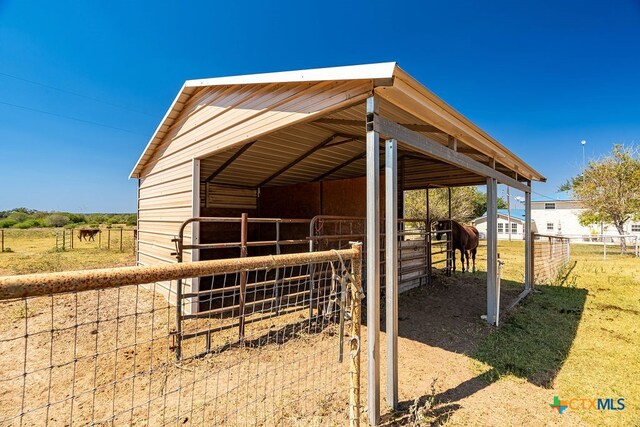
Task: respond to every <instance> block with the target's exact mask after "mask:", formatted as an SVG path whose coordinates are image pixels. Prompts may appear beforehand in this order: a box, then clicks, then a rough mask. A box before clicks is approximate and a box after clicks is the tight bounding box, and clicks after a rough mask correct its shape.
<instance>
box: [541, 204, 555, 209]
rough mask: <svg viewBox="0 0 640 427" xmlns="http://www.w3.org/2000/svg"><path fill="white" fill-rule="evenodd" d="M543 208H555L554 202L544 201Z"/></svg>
mask: <svg viewBox="0 0 640 427" xmlns="http://www.w3.org/2000/svg"><path fill="white" fill-rule="evenodd" d="M544 208H545V209H555V208H556V204H555V203H545V204H544Z"/></svg>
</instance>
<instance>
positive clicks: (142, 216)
mask: <svg viewBox="0 0 640 427" xmlns="http://www.w3.org/2000/svg"><path fill="white" fill-rule="evenodd" d="M372 85H373V83H372V82H371V81H370V80H360V81H338V82H333V81H325V82H314V83H295V84H292V83H285V84H282V83H278V84H261V85H245V86H233V87H228V86H219V87H205V88H201V89H198V90H196V91H195V92H194V93H193V95H192V96H191V98H190V99H188V100H186V101H185V105H184V108H183V109H182V112H181V113H180V115H179V116H178V117H177V118H176V119H175V120H174V121H173V123H172V125H171V126H170V127H169V128H168V129H166V130H164V131H165V133H164V136H163V139H162V142H161V144H160V145H159V146H158V147H157V148H156V149H155V150H154V152H153V153H152V154H151V156H150V157H149V160H148V162H147V163H146V165H145V167H144V169H143V171H142V173H141V179H140V194H139V211H138V216H139V230H138V233H139V247H138V251H139V253H138V262H139V263H140V264H142V265H157V264H161V263H167V262H175V258H174V257H173V256H172V255H171V252H173V251H174V246H173V243H172V242H171V239H172V238H173V237H174V236H176V235H177V234H178V230H179V227H180V224H181V223H182V222H183V221H185V220H186V219H188V218H190V217H192V216H193V213H194V208H193V205H194V203H193V199H194V192H193V184H194V180H193V159H194V158H203V157H206V156H210V155H211V154H214V153H216V152H218V151H222V150H225V149H228V148H229V147H231V146H233V145H236V144H242V143H244V142H248V141H251V140H255V139H257V138H259V137H262V136H264V135H267V134H270V133H272V132H274V131H276V130H279V129H282V128H284V127H287V126H289V125H291V124H294V123H297V122H302V121H305V120H310V119H312V118H314V117H317V116H319V115H324V114H328V113H330V112H332V111H334V110H336V109H339V108H344V107H345V106H348V105H350V104H353V103H356V102H360V101H362V100H364V99H365V98H366V97H367V96H368V95H370V94H371V91H372ZM197 185H198V186H197V187H196V188H200V184H199V183H198V184H197ZM201 191H202V190H201ZM197 193H198V196H200V191H198V192H197ZM198 198H199V197H196V199H198ZM209 202H213V203H214V204H215V198H214V199H213V200H211V199H210V200H209ZM196 212H197V210H196ZM186 235H187V239H186V240H190V239H191V237H190V236H191V230H190V227H189V228H188V229H187V232H186ZM190 259H191V257H190V254H188V253H187V254H185V261H190ZM165 285H166V287H167V290H169V291H171V290H173V288H172V286H171V285H170V284H165Z"/></svg>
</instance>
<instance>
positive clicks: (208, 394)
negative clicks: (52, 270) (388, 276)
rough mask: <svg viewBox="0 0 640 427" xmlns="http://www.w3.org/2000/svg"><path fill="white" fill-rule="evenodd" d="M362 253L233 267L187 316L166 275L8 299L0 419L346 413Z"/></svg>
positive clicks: (252, 420)
mask: <svg viewBox="0 0 640 427" xmlns="http://www.w3.org/2000/svg"><path fill="white" fill-rule="evenodd" d="M343 252H346V251H343ZM349 253H350V254H352V255H353V256H355V254H357V253H359V252H357V251H353V252H349ZM315 255H316V254H312V255H310V256H312V257H313V256H315ZM317 255H319V256H320V255H324V256H325V258H326V256H327V253H326V252H325V253H324V254H323V253H318V254H317ZM280 257H286V256H280ZM273 259H274V260H279V259H280V258H279V257H273ZM318 259H320V258H318ZM245 260H246V259H245ZM232 261H233V260H232ZM235 261H238V260H235ZM230 265H233V264H230ZM359 265H360V264H359V261H358V262H354V261H353V259H352V256H345V255H344V253H342V256H340V255H338V254H337V253H335V256H334V257H333V258H332V260H330V261H317V262H312V263H305V264H299V265H282V266H277V267H276V268H273V266H271V267H268V268H267V267H265V268H258V269H253V270H250V271H240V270H238V269H236V270H235V271H234V270H233V269H232V268H230V269H229V271H227V272H225V273H219V274H216V275H214V276H208V278H202V279H201V286H200V289H199V290H198V291H197V292H196V291H194V292H190V291H186V292H184V293H183V299H182V301H181V302H180V303H181V304H182V308H183V310H182V312H183V315H182V316H181V317H179V314H178V313H180V310H176V306H174V305H171V304H169V303H168V302H167V300H166V299H165V297H164V296H162V295H161V293H160V291H161V289H160V285H157V284H152V285H127V286H116V285H114V287H111V288H108V289H101V290H86V291H81V292H72V293H59V294H58V293H51V294H49V295H46V296H37V297H36V296H27V297H24V298H13V299H5V300H2V301H0V316H1V317H0V319H1V320H0V322H1V324H0V425H11V426H13V425H16V426H18V425H20V426H36V425H37V426H40V425H52V426H58V425H60V426H62V425H107V424H109V425H153V426H155V425H167V424H173V425H177V424H180V425H231V426H235V425H299V424H300V422H302V421H301V420H304V424H305V425H314V424H315V425H326V424H337V425H343V424H346V423H347V422H348V421H347V420H348V419H349V411H350V407H349V387H350V386H349V365H350V363H349V351H350V349H351V348H352V346H351V342H350V336H351V335H350V331H351V328H352V326H353V319H352V311H353V310H354V307H355V305H358V306H359V304H360V300H359V299H357V298H351V296H350V295H351V293H350V292H351V290H352V287H351V284H352V283H353V277H355V276H354V275H353V274H350V272H351V269H352V268H356V269H357V268H358V266H359ZM243 274H244V275H246V294H245V295H244V312H243V313H241V312H240V303H239V301H240V298H241V294H240V286H239V283H240V280H241V276H242V275H243ZM356 274H357V275H358V276H359V273H358V272H356ZM207 282H208V285H207ZM194 307H197V310H193V308H194ZM190 310H191V311H190ZM241 315H242V318H241ZM358 317H359V316H358ZM241 319H242V320H243V322H242V323H243V324H244V331H243V333H242V334H241V332H240V330H239V326H240V323H241ZM356 321H357V322H358V324H359V319H357V320H356ZM177 350H180V351H181V354H182V357H181V360H180V361H177V358H176V351H177ZM341 360H342V363H341V362H340V361H341Z"/></svg>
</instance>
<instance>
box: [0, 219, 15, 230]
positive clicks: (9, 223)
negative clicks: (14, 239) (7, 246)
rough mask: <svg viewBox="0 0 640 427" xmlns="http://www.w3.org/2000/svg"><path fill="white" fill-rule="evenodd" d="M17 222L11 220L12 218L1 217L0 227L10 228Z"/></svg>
mask: <svg viewBox="0 0 640 427" xmlns="http://www.w3.org/2000/svg"><path fill="white" fill-rule="evenodd" d="M16 224H17V222H16V221H14V220H12V219H9V218H7V219H3V220H1V221H0V228H10V227H13V226H14V225H16Z"/></svg>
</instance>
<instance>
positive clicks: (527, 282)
mask: <svg viewBox="0 0 640 427" xmlns="http://www.w3.org/2000/svg"><path fill="white" fill-rule="evenodd" d="M532 245H533V242H532V241H531V193H530V192H529V193H524V288H525V289H526V290H530V289H531V287H532V286H533V271H532V265H533V264H532V262H531V258H532V255H533V251H532V250H531V249H532V247H531V246H532Z"/></svg>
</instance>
